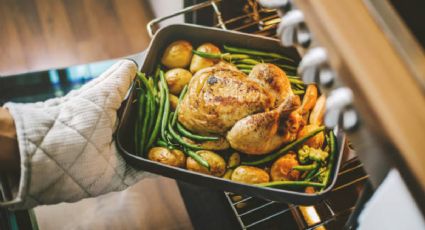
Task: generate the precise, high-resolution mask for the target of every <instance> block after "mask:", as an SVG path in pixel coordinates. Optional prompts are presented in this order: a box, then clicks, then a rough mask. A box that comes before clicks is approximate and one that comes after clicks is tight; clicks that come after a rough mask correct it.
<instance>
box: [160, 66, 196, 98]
mask: <svg viewBox="0 0 425 230" xmlns="http://www.w3.org/2000/svg"><path fill="white" fill-rule="evenodd" d="M191 78H192V73H190V72H189V71H187V70H185V69H182V68H175V69H170V70H168V71H167V72H166V73H165V80H166V81H167V85H168V88H169V90H170V93H172V94H174V95H179V94H180V92H181V91H182V89H183V88H184V86H185V85H187V84H188V83H189V81H190V79H191Z"/></svg>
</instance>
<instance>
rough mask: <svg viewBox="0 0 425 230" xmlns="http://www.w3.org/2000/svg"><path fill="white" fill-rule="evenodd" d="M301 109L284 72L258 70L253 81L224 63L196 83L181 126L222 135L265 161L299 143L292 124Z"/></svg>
mask: <svg viewBox="0 0 425 230" xmlns="http://www.w3.org/2000/svg"><path fill="white" fill-rule="evenodd" d="M303 104H307V103H303ZM297 108H300V100H299V97H298V96H295V95H294V94H293V92H292V89H291V84H290V82H289V80H288V78H287V77H286V74H285V72H283V71H282V70H281V69H280V68H279V67H277V66H275V65H273V64H266V63H261V64H257V65H256V66H255V67H254V68H253V69H252V71H251V73H250V74H249V75H248V76H247V75H246V74H244V73H243V72H241V71H239V70H238V69H237V68H235V67H234V66H232V65H231V64H227V63H219V64H217V65H215V66H213V67H209V68H204V69H202V70H200V71H198V72H197V73H196V74H195V75H194V76H193V77H192V79H191V81H190V83H189V86H188V91H187V93H186V95H185V97H184V98H183V101H182V102H181V105H180V110H179V114H178V120H179V122H180V123H181V124H183V125H184V126H185V127H186V128H187V129H189V130H191V131H193V132H196V133H201V134H206V135H208V134H213V135H221V136H223V137H226V139H227V141H228V142H229V143H230V146H231V147H232V148H233V149H235V150H238V151H241V152H243V153H247V154H257V155H259V154H266V153H269V152H271V151H273V150H275V149H277V148H278V147H280V146H281V145H282V144H284V143H287V142H290V141H293V140H294V139H295V138H296V135H297V131H298V130H293V129H292V127H294V126H295V125H294V124H293V123H291V122H292V121H291V120H290V119H289V118H290V117H291V116H294V115H293V114H294V113H293V112H296V111H302V109H298V110H296V109H297ZM288 122H289V123H290V124H288ZM293 122H299V121H297V120H296V119H293Z"/></svg>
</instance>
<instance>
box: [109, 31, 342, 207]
mask: <svg viewBox="0 0 425 230" xmlns="http://www.w3.org/2000/svg"><path fill="white" fill-rule="evenodd" d="M178 39H185V40H188V41H190V42H191V43H192V44H193V46H194V47H197V45H199V44H201V43H203V42H212V43H214V44H217V45H222V44H229V45H234V46H240V47H246V48H252V49H258V50H262V51H273V52H278V53H282V54H285V55H287V56H289V57H291V58H293V59H294V60H296V61H297V62H298V61H299V60H300V57H299V55H298V53H297V51H296V49H294V48H284V47H282V46H280V44H279V42H278V41H277V40H274V39H270V38H265V37H261V36H256V35H250V34H245V33H240V32H234V31H225V30H221V29H216V28H211V27H203V26H198V25H191V24H174V25H169V26H167V27H164V28H162V29H160V30H159V31H158V32H157V33H156V34H155V36H154V37H153V39H152V41H151V43H150V45H149V48H148V49H147V51H146V55H145V58H144V60H136V62H138V63H139V70H140V71H142V72H144V73H148V74H150V73H153V72H154V70H155V68H156V66H157V63H159V61H160V58H161V54H162V53H163V51H164V50H165V48H166V47H167V45H168V44H170V43H171V42H173V41H175V40H178ZM134 88H135V84H133V85H132V87H131V89H130V92H129V95H128V99H127V100H126V101H125V102H124V104H123V110H122V114H121V119H120V123H119V126H118V130H117V133H116V136H115V139H116V144H117V147H118V149H119V152H120V153H121V154H122V156H123V157H124V159H125V160H126V162H127V163H129V164H130V165H132V166H133V167H135V168H137V169H140V170H144V171H147V172H151V173H155V174H159V175H162V176H166V177H170V178H174V179H176V180H181V181H185V182H188V183H192V184H195V185H199V186H204V187H208V188H211V189H218V190H224V191H228V192H234V193H238V194H246V195H250V196H256V197H260V198H264V199H268V200H273V201H281V202H286V203H292V204H301V205H309V204H314V203H316V202H318V201H320V200H322V199H323V198H324V197H325V196H326V195H327V194H328V193H329V192H330V191H331V190H332V187H333V186H334V185H335V182H336V177H337V174H338V171H339V168H340V164H341V160H342V155H343V147H344V142H345V135H344V134H343V133H342V132H341V131H339V130H337V132H336V137H337V155H336V156H335V159H334V160H335V161H336V162H335V163H334V168H333V171H332V172H331V178H330V183H329V185H328V187H327V188H325V189H324V190H323V191H322V192H320V193H316V194H307V193H304V192H297V191H292V190H283V189H276V188H266V187H259V186H255V185H248V184H242V183H238V182H233V181H230V180H227V179H222V178H218V177H213V176H209V175H205V174H201V173H197V172H193V171H189V170H187V169H181V168H177V167H172V166H168V165H165V164H161V163H158V162H155V161H151V160H149V159H147V158H143V157H141V156H137V155H135V154H134V153H135V151H134V141H133V140H134V138H133V136H134V127H135V119H136V115H137V114H136V113H137V110H136V107H137V106H136V105H137V104H136V103H133V101H134V100H135V99H136V98H135V96H136V95H135V90H134Z"/></svg>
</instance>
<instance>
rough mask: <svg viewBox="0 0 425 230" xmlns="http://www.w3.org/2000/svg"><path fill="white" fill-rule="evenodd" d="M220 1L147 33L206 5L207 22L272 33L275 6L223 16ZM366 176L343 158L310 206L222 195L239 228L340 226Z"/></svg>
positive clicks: (250, 0) (252, 0)
mask: <svg viewBox="0 0 425 230" xmlns="http://www.w3.org/2000/svg"><path fill="white" fill-rule="evenodd" d="M221 3H224V1H223V2H222V1H221V0H211V1H206V2H203V3H200V4H196V5H193V6H190V7H187V8H185V9H183V10H181V11H178V12H175V13H173V14H171V15H168V16H165V17H162V18H157V19H154V20H152V21H150V22H149V23H148V25H147V30H148V33H149V35H150V36H151V37H152V36H153V35H154V34H155V29H157V28H158V27H159V23H160V22H162V21H164V20H167V19H170V18H173V17H175V16H178V15H182V14H187V13H194V12H197V11H199V10H201V9H205V8H208V7H209V8H211V10H212V11H213V12H214V21H215V22H214V23H212V24H211V25H210V26H213V27H217V28H222V29H225V30H235V31H240V32H246V33H253V34H258V35H262V36H267V37H275V35H276V29H277V26H278V24H279V22H280V21H281V19H280V17H279V15H278V13H277V11H276V10H274V9H266V8H262V7H260V6H259V4H258V3H257V1H256V0H246V1H245V3H244V4H243V5H241V6H240V8H241V11H240V12H241V13H240V14H239V15H232V17H228V18H226V15H223V13H222V11H221V9H220V7H221ZM232 7H233V5H232ZM368 177H369V176H368V175H367V174H366V173H365V171H364V169H363V164H362V163H361V162H360V161H359V160H358V158H357V157H354V158H352V159H350V160H348V161H346V162H345V163H344V164H343V166H342V167H341V171H340V172H339V173H338V179H337V182H336V185H335V187H334V189H333V190H332V192H331V194H330V195H329V197H328V198H327V199H325V200H323V201H321V202H319V203H318V204H315V205H314V206H299V205H293V204H285V203H279V202H276V201H268V200H263V199H260V198H256V197H245V196H242V195H237V194H231V193H228V192H226V193H225V195H226V197H227V199H228V201H229V204H230V206H231V208H232V210H233V211H234V213H235V215H236V217H237V220H238V222H239V224H240V227H241V228H242V229H270V230H272V229H282V226H286V227H284V228H285V229H341V228H342V227H343V226H344V225H345V223H346V222H347V220H348V219H349V217H350V215H351V213H352V212H353V211H354V209H355V207H356V201H357V199H358V198H359V196H360V194H361V192H362V191H363V187H364V184H365V183H366V182H367V181H368ZM290 223H292V224H293V225H291V224H290Z"/></svg>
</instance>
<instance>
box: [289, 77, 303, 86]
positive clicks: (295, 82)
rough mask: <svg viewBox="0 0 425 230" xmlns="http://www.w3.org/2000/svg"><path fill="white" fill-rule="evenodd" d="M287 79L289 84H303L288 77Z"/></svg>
mask: <svg viewBox="0 0 425 230" xmlns="http://www.w3.org/2000/svg"><path fill="white" fill-rule="evenodd" d="M288 79H289V82H291V83H292V84H301V85H304V82H303V81H301V80H298V79H294V78H290V77H288Z"/></svg>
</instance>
